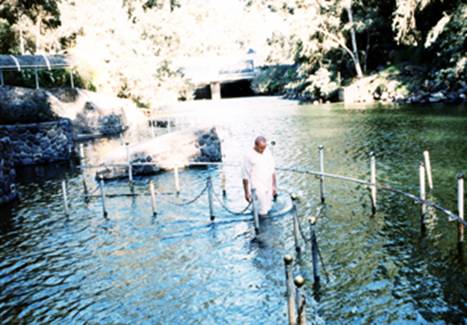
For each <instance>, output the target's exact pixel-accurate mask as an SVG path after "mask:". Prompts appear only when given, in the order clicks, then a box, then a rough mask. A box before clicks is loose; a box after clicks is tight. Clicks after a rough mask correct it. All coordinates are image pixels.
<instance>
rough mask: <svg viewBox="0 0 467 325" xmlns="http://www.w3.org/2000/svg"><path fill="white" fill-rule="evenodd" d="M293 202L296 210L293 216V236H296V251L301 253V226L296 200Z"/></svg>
mask: <svg viewBox="0 0 467 325" xmlns="http://www.w3.org/2000/svg"><path fill="white" fill-rule="evenodd" d="M292 204H293V206H294V211H293V214H292V218H293V238H294V243H295V251H296V252H297V253H298V254H300V251H301V249H300V243H299V238H298V236H299V234H300V229H299V228H298V227H299V224H298V222H299V221H298V216H297V213H298V212H297V207H296V205H295V200H292Z"/></svg>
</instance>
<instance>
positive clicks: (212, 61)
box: [179, 54, 257, 99]
mask: <svg viewBox="0 0 467 325" xmlns="http://www.w3.org/2000/svg"><path fill="white" fill-rule="evenodd" d="M179 65H180V66H182V72H183V73H184V75H185V77H186V78H188V79H189V80H190V81H191V82H192V83H193V84H194V85H195V86H196V87H205V86H209V87H210V90H211V98H212V99H220V98H221V84H226V83H232V82H237V81H241V80H252V79H253V78H254V77H255V75H256V72H257V69H256V67H255V62H254V58H253V57H252V55H250V54H248V55H246V56H244V57H240V58H238V57H220V56H218V57H210V58H206V57H202V58H191V59H187V60H185V61H182V62H180V63H179Z"/></svg>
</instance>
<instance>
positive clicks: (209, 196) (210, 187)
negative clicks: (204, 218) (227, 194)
mask: <svg viewBox="0 0 467 325" xmlns="http://www.w3.org/2000/svg"><path fill="white" fill-rule="evenodd" d="M207 187H208V202H209V217H210V219H211V221H214V219H215V218H216V217H215V216H214V206H213V201H212V179H211V176H208V180H207Z"/></svg>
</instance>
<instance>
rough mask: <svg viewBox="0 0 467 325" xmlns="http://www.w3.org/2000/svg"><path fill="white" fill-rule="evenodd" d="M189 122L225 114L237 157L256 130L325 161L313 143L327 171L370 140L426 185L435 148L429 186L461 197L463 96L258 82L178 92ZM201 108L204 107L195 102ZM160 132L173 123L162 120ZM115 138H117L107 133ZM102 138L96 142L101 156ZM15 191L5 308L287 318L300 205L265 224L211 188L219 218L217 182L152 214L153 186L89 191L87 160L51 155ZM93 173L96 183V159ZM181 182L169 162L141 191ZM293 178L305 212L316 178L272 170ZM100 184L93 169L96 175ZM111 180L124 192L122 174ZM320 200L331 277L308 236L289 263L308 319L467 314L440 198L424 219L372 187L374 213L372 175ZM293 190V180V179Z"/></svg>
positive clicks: (397, 176)
mask: <svg viewBox="0 0 467 325" xmlns="http://www.w3.org/2000/svg"><path fill="white" fill-rule="evenodd" d="M174 109H175V110H176V111H177V112H183V114H187V112H189V114H191V115H190V117H189V118H184V119H181V118H179V119H178V120H176V124H177V125H178V126H179V127H181V126H183V125H185V124H191V125H196V124H203V125H214V124H215V125H216V126H217V128H218V130H219V133H220V134H221V135H222V137H223V138H224V142H223V151H224V154H225V161H226V162H228V163H232V164H236V163H239V162H240V161H241V155H242V152H243V151H244V150H245V149H247V148H249V147H250V146H251V144H252V141H253V139H254V137H255V136H256V135H257V134H264V135H266V136H267V137H268V139H269V140H275V141H276V145H275V146H274V148H273V149H272V150H273V153H274V156H275V158H276V163H277V165H278V166H281V167H297V168H302V169H317V166H318V150H317V147H318V145H319V144H323V145H324V146H325V169H326V171H328V172H332V173H337V174H341V175H347V176H353V177H358V178H363V179H368V178H369V158H368V153H369V152H370V151H374V152H375V154H376V159H377V171H378V180H379V181H386V182H387V183H389V184H391V185H393V186H395V187H397V188H400V189H403V190H406V191H409V192H411V193H414V194H417V193H418V163H419V161H420V159H422V152H423V150H424V149H429V150H430V154H431V161H432V166H433V178H434V190H433V192H432V194H430V198H432V199H433V200H435V201H437V202H440V203H442V205H444V206H445V207H447V208H449V209H451V210H453V211H456V174H457V173H458V172H459V171H463V170H464V171H465V170H466V169H467V168H466V167H467V164H466V157H467V142H466V140H465V139H467V112H466V110H465V108H447V107H430V108H429V107H423V108H406V109H404V108H398V109H394V108H392V109H382V108H375V109H370V110H363V109H358V108H356V109H344V108H343V107H342V106H339V105H329V106H298V105H296V103H294V102H289V101H282V100H279V99H276V98H248V99H232V100H222V101H218V102H209V101H204V102H196V103H187V104H184V105H179V106H177V107H176V108H174ZM196 116H197V117H196ZM162 132H165V131H162ZM111 143H113V145H115V146H119V145H120V141H117V140H115V141H113V142H111ZM108 146H109V143H108V142H103V143H96V144H94V145H89V146H88V147H87V148H86V153H87V155H88V156H89V157H93V158H94V159H97V160H98V158H96V157H97V156H98V154H97V153H99V152H101V151H102V148H104V147H108ZM19 174H20V175H19V176H20V184H19V190H20V192H21V200H20V202H19V203H18V204H17V205H14V206H13V207H11V209H3V211H2V219H1V222H2V223H1V228H0V319H1V321H2V323H55V324H67V323H103V324H117V323H119V324H128V323H134V324H139V323H148V324H285V323H286V322H287V309H286V298H285V285H284V266H283V261H282V258H283V256H284V255H285V254H294V242H293V235H292V222H291V215H290V214H289V215H285V216H283V217H277V218H273V219H271V220H265V221H263V222H262V224H261V234H260V235H259V236H258V238H256V239H255V235H254V230H253V224H252V221H251V218H249V217H238V216H232V215H230V214H229V213H227V212H226V211H225V210H222V208H221V206H220V205H219V204H218V203H216V204H215V206H214V209H215V214H216V220H215V221H214V222H211V221H210V220H209V210H208V202H207V196H206V195H203V196H202V197H201V198H200V200H199V201H197V202H195V203H194V204H192V205H190V206H186V207H174V206H173V205H171V204H170V203H169V201H172V200H176V199H177V198H176V197H173V196H170V195H166V196H164V197H162V196H160V197H159V199H158V201H157V204H158V206H157V210H158V211H159V213H158V215H157V216H156V217H153V216H152V212H151V204H150V198H149V196H141V197H138V198H127V197H124V198H122V197H119V198H108V199H107V202H106V203H107V209H108V212H109V215H108V218H103V216H102V211H101V205H100V201H99V200H97V199H93V200H92V201H91V202H90V203H85V202H84V200H83V197H82V194H83V188H82V183H81V177H82V175H81V173H80V172H79V169H77V168H70V167H68V165H65V166H52V167H48V168H35V169H34V168H33V169H29V170H24V171H21V172H20V173H19ZM226 174H227V192H228V193H227V202H228V204H229V206H230V207H232V208H234V209H236V210H240V209H242V208H243V207H244V205H245V204H244V203H245V202H244V201H243V199H242V194H241V187H240V184H241V181H240V177H239V174H240V171H239V167H235V166H231V167H227V168H226ZM209 175H211V176H212V177H213V179H214V188H215V190H216V193H217V194H219V193H220V180H219V170H218V169H217V168H210V169H191V170H184V171H183V172H182V173H181V175H180V176H181V185H182V191H181V194H180V198H179V199H180V200H182V201H183V200H185V199H190V198H192V197H194V196H195V195H196V194H198V193H199V191H200V190H201V189H202V188H203V186H204V184H205V179H206V177H207V176H209ZM85 177H86V179H87V182H88V185H90V187H95V186H96V184H95V183H94V181H93V178H92V175H91V174H90V173H86V174H85ZM65 178H67V179H68V185H69V197H70V200H71V207H72V208H71V210H72V211H71V213H70V215H69V216H68V217H67V216H65V215H64V211H63V205H62V194H61V181H62V180H63V179H65ZM150 179H152V180H154V182H155V183H156V187H157V190H158V191H161V192H166V191H172V189H173V175H172V174H170V173H166V174H160V175H156V176H153V177H151V178H144V179H137V180H136V188H135V191H136V192H143V191H146V192H147V188H148V186H147V184H148V181H149V180H150ZM278 183H279V186H280V188H281V189H282V190H283V192H285V191H286V190H287V191H290V192H297V193H299V194H300V196H301V197H302V200H301V202H300V205H299V213H300V218H302V223H303V226H304V229H305V230H306V229H308V227H307V225H306V222H305V221H304V217H305V216H309V215H311V214H313V213H315V211H316V208H317V207H318V206H319V183H318V181H317V179H316V178H314V177H312V176H307V175H303V174H295V173H290V172H278ZM91 184H92V185H91ZM107 191H108V192H109V193H117V192H128V191H129V189H128V185H127V183H126V182H125V181H116V182H112V183H110V184H108V185H107ZM325 191H326V193H325V194H326V208H325V213H324V215H323V217H322V218H321V219H320V220H319V222H318V225H317V226H316V227H317V235H318V243H319V246H320V251H321V254H322V257H323V260H324V263H325V265H324V266H325V269H326V273H327V275H328V276H326V274H325V273H324V272H323V270H321V271H322V272H321V279H322V281H321V287H320V288H316V287H313V285H312V269H311V257H310V253H309V251H310V249H309V246H307V245H308V244H307V245H305V244H303V242H302V247H303V249H304V254H302V256H301V257H300V258H298V259H296V262H295V265H294V273H295V274H302V275H304V276H305V278H306V280H307V282H306V285H305V294H306V296H307V302H308V306H307V317H308V320H309V321H310V322H312V323H320V324H321V323H330V324H338V323H355V324H360V323H365V324H369V323H374V324H381V323H401V322H412V323H414V324H415V323H416V324H419V323H422V324H423V323H441V324H442V323H461V324H462V323H466V322H467V318H466V316H465V315H467V276H466V275H465V274H466V270H467V267H466V265H465V259H466V253H465V252H462V251H460V250H459V249H458V247H457V231H456V225H455V224H454V223H449V222H448V220H447V217H446V216H445V215H443V214H441V213H439V212H436V211H430V216H429V217H428V218H427V231H426V235H425V236H424V237H423V236H421V234H420V218H419V206H417V205H415V204H414V203H413V202H411V201H410V200H408V199H405V198H403V197H400V196H398V195H395V194H389V193H384V192H379V193H378V212H377V214H376V215H375V216H374V217H372V216H371V215H370V212H371V205H370V199H369V195H368V190H367V189H365V188H363V187H361V186H357V185H355V184H352V183H346V182H342V181H336V180H331V179H326V183H325ZM284 195H285V194H284Z"/></svg>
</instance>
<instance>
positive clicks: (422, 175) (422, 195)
mask: <svg viewBox="0 0 467 325" xmlns="http://www.w3.org/2000/svg"><path fill="white" fill-rule="evenodd" d="M419 177H420V199H421V200H422V202H421V205H420V226H421V230H422V232H424V231H425V214H426V203H425V201H426V188H425V184H426V181H425V165H424V164H423V162H420V167H419Z"/></svg>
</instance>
